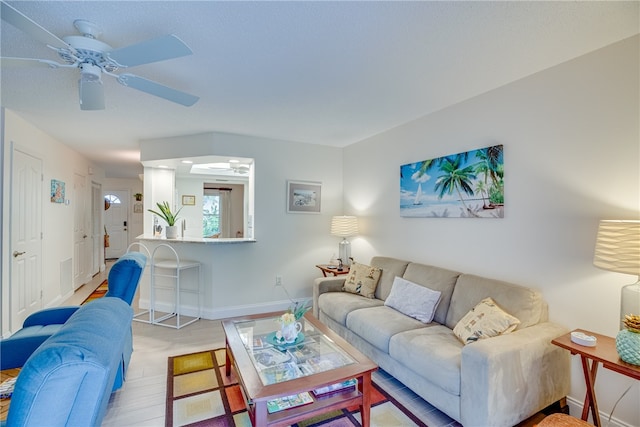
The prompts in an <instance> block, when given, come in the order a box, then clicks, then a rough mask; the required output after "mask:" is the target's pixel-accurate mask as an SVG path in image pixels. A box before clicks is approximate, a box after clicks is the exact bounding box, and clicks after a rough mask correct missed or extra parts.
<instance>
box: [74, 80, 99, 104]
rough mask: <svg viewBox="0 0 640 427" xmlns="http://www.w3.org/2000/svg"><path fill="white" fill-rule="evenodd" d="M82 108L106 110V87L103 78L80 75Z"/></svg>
mask: <svg viewBox="0 0 640 427" xmlns="http://www.w3.org/2000/svg"><path fill="white" fill-rule="evenodd" d="M79 85H80V109H81V110H104V87H102V81H101V80H94V79H91V80H90V79H85V78H83V77H80V81H79Z"/></svg>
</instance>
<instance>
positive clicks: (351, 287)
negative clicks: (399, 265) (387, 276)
mask: <svg viewBox="0 0 640 427" xmlns="http://www.w3.org/2000/svg"><path fill="white" fill-rule="evenodd" d="M381 273H382V271H381V270H380V269H379V268H377V267H371V266H370V265H366V264H360V263H358V262H354V263H353V264H352V265H351V269H350V270H349V274H348V275H347V279H346V280H345V281H344V288H343V290H345V291H347V292H351V293H354V294H358V295H362V296H364V297H367V298H373V297H374V295H375V292H376V287H377V286H378V281H379V280H380V274H381Z"/></svg>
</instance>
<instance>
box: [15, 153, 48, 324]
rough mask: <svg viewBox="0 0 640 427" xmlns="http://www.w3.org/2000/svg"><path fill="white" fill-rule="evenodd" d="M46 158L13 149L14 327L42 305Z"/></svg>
mask: <svg viewBox="0 0 640 427" xmlns="http://www.w3.org/2000/svg"><path fill="white" fill-rule="evenodd" d="M42 176H43V175H42V159H40V158H38V157H36V156H34V155H32V154H29V153H26V152H24V151H21V150H20V149H18V148H17V147H15V146H13V147H12V150H11V217H10V218H9V221H10V223H11V226H10V236H11V237H10V241H11V249H10V251H11V264H10V269H9V276H10V279H9V280H10V283H11V285H10V289H11V291H10V293H11V297H10V325H9V327H10V329H11V330H14V331H15V330H17V329H18V328H19V327H20V325H22V323H23V321H24V319H25V318H26V317H27V316H29V315H30V314H31V313H34V312H36V311H38V310H40V309H41V308H42V186H43V183H42Z"/></svg>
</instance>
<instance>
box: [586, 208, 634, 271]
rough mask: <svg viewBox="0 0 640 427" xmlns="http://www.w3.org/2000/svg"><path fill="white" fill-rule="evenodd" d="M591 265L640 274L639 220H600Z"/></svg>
mask: <svg viewBox="0 0 640 427" xmlns="http://www.w3.org/2000/svg"><path fill="white" fill-rule="evenodd" d="M593 265H595V266H596V267H599V268H602V269H605V270H610V271H615V272H617V273H627V274H634V275H636V276H640V221H616V220H602V221H600V225H599V227H598V237H597V238H596V249H595V254H594V257H593Z"/></svg>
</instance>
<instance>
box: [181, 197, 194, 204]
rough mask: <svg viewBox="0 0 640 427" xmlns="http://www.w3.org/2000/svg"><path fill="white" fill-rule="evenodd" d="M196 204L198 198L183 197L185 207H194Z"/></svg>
mask: <svg viewBox="0 0 640 427" xmlns="http://www.w3.org/2000/svg"><path fill="white" fill-rule="evenodd" d="M195 204H196V196H182V205H183V206H194V205H195Z"/></svg>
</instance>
